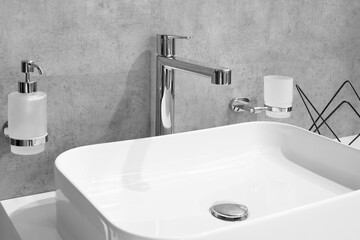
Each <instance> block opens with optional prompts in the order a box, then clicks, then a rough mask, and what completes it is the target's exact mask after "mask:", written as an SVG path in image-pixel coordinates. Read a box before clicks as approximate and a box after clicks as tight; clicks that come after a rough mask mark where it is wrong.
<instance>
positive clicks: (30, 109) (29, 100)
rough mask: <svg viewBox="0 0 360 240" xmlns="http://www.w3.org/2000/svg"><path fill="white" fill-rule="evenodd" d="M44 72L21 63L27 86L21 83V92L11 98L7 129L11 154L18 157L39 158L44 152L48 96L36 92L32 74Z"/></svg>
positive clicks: (19, 90)
mask: <svg viewBox="0 0 360 240" xmlns="http://www.w3.org/2000/svg"><path fill="white" fill-rule="evenodd" d="M34 68H36V69H37V70H38V72H39V74H40V75H42V74H43V71H42V69H41V68H40V67H39V66H38V65H36V64H35V63H34V62H33V61H30V60H24V61H21V72H22V73H24V74H25V82H21V81H20V82H18V92H12V93H10V94H9V95H8V128H7V129H4V132H5V134H6V135H8V136H9V138H10V145H11V152H12V153H15V154H19V155H31V154H37V153H40V152H42V151H44V149H45V143H46V142H47V140H48V133H47V96H46V93H43V92H38V91H37V82H36V81H31V80H30V73H31V72H34Z"/></svg>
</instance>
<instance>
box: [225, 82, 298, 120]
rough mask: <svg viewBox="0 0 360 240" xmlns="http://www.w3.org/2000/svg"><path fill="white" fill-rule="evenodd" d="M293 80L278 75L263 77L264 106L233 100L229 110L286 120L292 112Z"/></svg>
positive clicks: (240, 99)
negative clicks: (262, 114) (263, 114)
mask: <svg viewBox="0 0 360 240" xmlns="http://www.w3.org/2000/svg"><path fill="white" fill-rule="evenodd" d="M292 101H293V78H292V77H287V76H280V75H269V76H265V77H264V106H263V107H254V106H251V105H250V100H249V99H248V98H234V99H232V100H231V102H230V108H231V109H232V111H234V112H243V111H246V112H250V113H261V112H266V115H267V116H269V117H273V118H288V117H290V114H291V111H292Z"/></svg>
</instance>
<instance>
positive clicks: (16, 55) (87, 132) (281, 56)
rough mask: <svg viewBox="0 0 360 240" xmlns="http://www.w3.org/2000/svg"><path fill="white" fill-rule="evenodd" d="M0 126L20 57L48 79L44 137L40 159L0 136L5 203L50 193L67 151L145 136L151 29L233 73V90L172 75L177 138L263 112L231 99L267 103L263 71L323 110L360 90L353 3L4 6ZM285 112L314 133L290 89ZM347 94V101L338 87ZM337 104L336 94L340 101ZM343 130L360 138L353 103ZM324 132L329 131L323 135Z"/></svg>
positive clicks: (342, 117) (2, 1) (42, 80)
mask: <svg viewBox="0 0 360 240" xmlns="http://www.w3.org/2000/svg"><path fill="white" fill-rule="evenodd" d="M0 6H1V7H0V74H1V75H0V78H1V81H0V93H1V95H0V96H1V99H0V100H1V103H2V104H1V105H0V123H1V124H2V123H4V122H5V121H6V120H7V94H9V93H10V92H12V91H14V90H15V89H16V87H17V83H16V82H17V81H18V80H22V79H23V76H22V74H21V73H20V69H19V64H20V61H21V60H22V59H28V58H30V59H32V60H34V61H36V62H38V63H39V64H40V65H41V66H42V67H43V69H44V71H45V72H46V76H45V77H37V76H36V74H34V75H33V76H34V77H33V79H35V78H36V79H37V80H39V88H40V89H41V90H42V91H44V92H46V93H47V94H48V108H49V110H48V122H49V125H48V128H49V133H50V141H49V143H48V144H47V148H46V151H45V152H44V153H41V154H39V155H35V156H28V157H22V156H16V155H13V154H11V153H10V148H9V145H8V144H7V143H6V140H5V139H4V138H3V137H1V138H0V199H4V198H11V197H17V196H22V195H27V194H33V193H39V192H44V191H50V190H53V189H54V180H53V167H54V160H55V158H56V157H57V156H58V155H59V154H60V153H62V152H63V151H66V150H68V149H70V148H74V147H77V146H82V145H87V144H95V143H102V142H110V141H117V140H124V139H132V138H141V137H147V136H150V133H151V116H152V112H153V107H152V106H151V102H152V97H153V92H154V88H153V84H152V80H151V79H152V78H153V76H154V68H153V66H154V59H155V54H156V42H155V36H156V34H158V33H171V34H179V35H191V36H192V39H191V40H189V41H182V42H179V44H178V45H177V47H178V55H181V56H183V57H186V58H191V59H195V60H198V61H205V62H209V63H214V64H219V65H222V66H227V67H230V68H231V69H232V70H233V84H232V85H231V86H222V87H219V86H214V85H211V84H210V83H209V79H206V78H205V79H204V78H201V77H198V76H193V75H190V74H186V73H178V74H177V79H176V93H177V95H176V131H177V132H180V131H188V130H195V129H201V128H207V127H215V126H221V125H226V124H233V123H238V122H243V121H254V120H271V119H267V118H266V117H265V116H264V115H261V116H253V115H249V114H233V113H232V112H230V111H229V109H228V103H229V101H230V99H231V98H233V97H237V96H246V97H250V98H256V99H257V101H258V103H259V104H261V103H262V102H263V90H262V87H263V83H262V79H263V76H264V75H269V74H281V75H289V76H293V77H294V80H295V82H296V83H298V84H300V86H301V87H302V88H303V89H304V90H305V91H306V92H307V93H308V95H309V97H310V98H311V99H312V100H313V101H314V103H315V104H316V106H318V107H322V106H324V105H325V103H326V101H327V100H328V99H329V98H330V96H331V94H333V93H334V91H335V90H336V88H338V86H339V85H340V84H341V82H343V81H344V80H346V79H350V80H352V81H353V82H354V83H355V85H356V87H357V89H358V90H359V88H360V83H359V75H360V70H359V69H360V68H359V67H360V60H359V59H360V54H359V53H360V31H359V29H360V16H359V14H360V2H359V1H358V0H306V1H299V0H290V1H289V0H252V1H249V0H233V1H227V0H221V1H219V0H217V1H215V0H207V1H193V0H181V1H176V0H148V1H145V0H137V1H133V0H121V1H119V0H87V1H83V0H71V1H70V0H65V1H64V0H62V1H60V0H55V1H48V0H34V1H23V0H0ZM294 93H295V96H294V108H295V111H294V112H293V114H292V117H291V118H290V119H287V120H283V122H287V123H291V124H295V125H298V126H301V127H309V126H310V123H311V122H310V118H309V117H308V115H307V113H306V112H305V108H304V106H303V104H302V103H301V101H300V98H299V95H298V94H297V92H294ZM343 98H349V99H350V100H351V101H355V98H353V97H350V90H345V93H344V94H343ZM340 100H341V99H340ZM332 125H333V126H334V127H335V128H336V131H337V133H339V134H341V135H349V134H355V133H357V132H359V130H360V127H359V121H358V120H357V119H356V118H355V116H354V114H352V113H351V111H349V109H348V108H344V109H343V110H341V111H340V112H339V113H338V114H337V115H336V116H334V118H333V120H332ZM325 132H326V131H325Z"/></svg>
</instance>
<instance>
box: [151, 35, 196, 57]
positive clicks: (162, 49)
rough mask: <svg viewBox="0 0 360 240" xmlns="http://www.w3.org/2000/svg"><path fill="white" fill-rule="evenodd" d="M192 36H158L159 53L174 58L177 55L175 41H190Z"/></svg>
mask: <svg viewBox="0 0 360 240" xmlns="http://www.w3.org/2000/svg"><path fill="white" fill-rule="evenodd" d="M190 38H191V37H190V36H178V35H168V34H158V35H157V52H158V54H159V55H160V56H163V57H173V56H174V55H175V39H190Z"/></svg>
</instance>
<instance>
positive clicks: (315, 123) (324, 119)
mask: <svg viewBox="0 0 360 240" xmlns="http://www.w3.org/2000/svg"><path fill="white" fill-rule="evenodd" d="M346 85H350V87H351V89H352V90H353V92H354V94H355V95H356V97H357V99H358V100H359V102H360V97H359V94H358V93H357V91H356V90H355V88H354V86H353V85H352V84H351V82H350V81H348V80H347V81H345V82H344V83H343V84H341V86H340V87H339V89H338V90H337V91H336V92H335V94H334V95H333V96H332V98H331V99H330V101H329V102H328V103H327V104H326V106H325V107H324V109H323V110H322V111H321V112H320V113H319V111H318V110H317V109H316V107H315V106H314V104H313V103H312V102H311V101H310V99H309V98H308V97H307V96H306V94H305V93H304V91H303V90H302V89H301V88H300V86H299V85H297V84H296V85H295V86H296V90H297V91H298V93H299V95H300V97H301V100H302V101H303V103H304V105H305V108H306V110H307V112H308V114H309V116H310V118H311V121H312V122H313V124H312V125H311V127H310V128H309V131H313V132H317V133H318V134H320V135H321V133H320V129H319V128H320V127H321V126H323V125H324V124H325V126H326V127H327V128H328V129H329V130H330V132H331V133H332V134H333V135H334V137H335V138H336V140H338V141H339V142H341V141H340V139H339V137H338V136H337V135H336V134H335V132H334V130H333V129H332V128H331V127H330V125H329V124H328V122H327V121H328V120H329V119H330V118H331V116H333V115H334V113H335V112H336V111H338V110H339V109H340V108H341V107H342V106H345V105H348V106H349V107H350V108H351V109H352V110H353V111H354V112H355V114H356V115H357V116H358V118H359V124H360V114H359V113H358V111H357V110H356V109H355V108H354V106H353V105H352V104H351V103H350V102H349V101H342V102H341V103H339V104H338V105H337V106H336V107H335V108H334V110H332V111H331V112H330V113H329V114H328V115H327V116H324V117H323V115H324V113H325V111H326V110H327V109H328V108H329V106H330V104H331V103H332V102H333V101H334V99H335V97H336V96H337V95H338V94H339V93H340V91H341V90H342V89H343V88H344V87H345V86H346ZM306 102H308V104H309V105H310V106H311V108H312V109H313V110H314V111H315V112H316V114H317V116H318V117H317V118H316V119H315V118H314V116H313V115H312V114H311V112H310V109H309V106H308V104H307V103H306ZM319 120H321V121H320V123H318V122H319ZM359 137H360V133H359V134H358V135H356V136H355V138H354V139H353V140H351V141H350V143H349V145H351V144H353V143H354V142H355V141H356V140H357V139H358V138H359Z"/></svg>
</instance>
